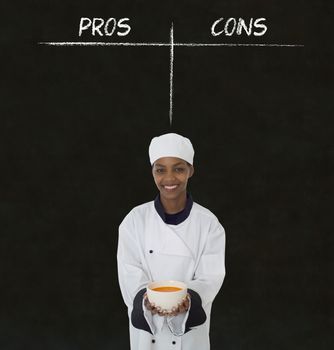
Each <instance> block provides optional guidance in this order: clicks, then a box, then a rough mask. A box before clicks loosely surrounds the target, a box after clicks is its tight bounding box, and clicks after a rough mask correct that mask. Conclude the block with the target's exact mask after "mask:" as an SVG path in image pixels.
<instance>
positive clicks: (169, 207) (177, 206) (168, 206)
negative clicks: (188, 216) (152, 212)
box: [160, 192, 187, 214]
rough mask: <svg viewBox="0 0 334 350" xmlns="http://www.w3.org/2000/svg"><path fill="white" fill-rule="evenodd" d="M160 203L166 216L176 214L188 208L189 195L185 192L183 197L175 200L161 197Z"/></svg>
mask: <svg viewBox="0 0 334 350" xmlns="http://www.w3.org/2000/svg"><path fill="white" fill-rule="evenodd" d="M160 201H161V204H162V206H163V208H164V210H165V213H166V214H176V213H179V212H180V211H182V210H183V209H184V208H185V207H186V203H187V193H186V192H185V193H184V194H182V196H180V197H178V198H173V199H166V198H164V197H162V196H160Z"/></svg>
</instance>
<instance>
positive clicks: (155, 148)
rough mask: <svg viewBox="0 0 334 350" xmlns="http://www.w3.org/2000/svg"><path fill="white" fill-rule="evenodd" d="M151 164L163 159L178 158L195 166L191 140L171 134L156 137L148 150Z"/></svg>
mask: <svg viewBox="0 0 334 350" xmlns="http://www.w3.org/2000/svg"><path fill="white" fill-rule="evenodd" d="M148 153H149V156H150V162H151V164H152V165H153V163H154V162H155V161H156V160H157V159H159V158H162V157H176V158H180V159H183V160H185V161H186V162H188V163H190V164H191V165H192V164H193V159H194V153H195V152H194V148H193V145H192V144H191V142H190V140H189V139H187V138H186V137H183V136H181V135H178V134H174V133H169V134H164V135H161V136H157V137H154V138H153V139H152V141H151V143H150V147H149V150H148Z"/></svg>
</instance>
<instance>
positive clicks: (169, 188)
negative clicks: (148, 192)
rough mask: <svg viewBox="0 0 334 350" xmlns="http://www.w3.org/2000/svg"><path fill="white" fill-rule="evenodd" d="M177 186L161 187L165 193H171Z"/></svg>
mask: <svg viewBox="0 0 334 350" xmlns="http://www.w3.org/2000/svg"><path fill="white" fill-rule="evenodd" d="M177 186H178V185H171V186H162V187H163V188H164V189H165V190H167V191H173V190H175V189H176V187H177Z"/></svg>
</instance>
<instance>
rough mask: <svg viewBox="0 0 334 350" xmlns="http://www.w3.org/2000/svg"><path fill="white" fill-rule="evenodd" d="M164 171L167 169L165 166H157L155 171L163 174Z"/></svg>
mask: <svg viewBox="0 0 334 350" xmlns="http://www.w3.org/2000/svg"><path fill="white" fill-rule="evenodd" d="M164 171H165V170H164V169H163V168H157V169H155V172H156V173H157V174H162V173H163V172H164Z"/></svg>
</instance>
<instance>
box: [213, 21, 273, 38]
mask: <svg viewBox="0 0 334 350" xmlns="http://www.w3.org/2000/svg"><path fill="white" fill-rule="evenodd" d="M265 21H266V19H265V18H256V19H255V20H254V18H251V19H250V20H249V21H248V23H246V21H245V20H244V19H243V18H238V19H237V18H233V17H231V18H228V19H227V20H226V21H225V22H224V18H223V17H222V18H219V19H217V21H215V22H214V23H213V25H212V26H211V34H212V35H213V36H219V35H226V36H232V35H241V34H243V33H246V34H247V35H248V36H250V35H254V36H262V35H264V34H265V32H266V31H267V29H268V28H267V26H266V25H265V24H264V22H265Z"/></svg>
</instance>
